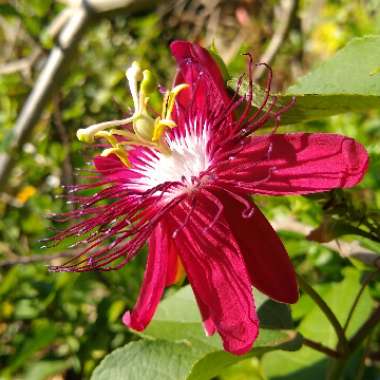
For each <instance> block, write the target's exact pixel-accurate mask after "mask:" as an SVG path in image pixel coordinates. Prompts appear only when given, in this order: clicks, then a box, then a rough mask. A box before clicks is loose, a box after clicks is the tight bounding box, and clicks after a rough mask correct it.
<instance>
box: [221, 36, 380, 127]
mask: <svg viewBox="0 0 380 380" xmlns="http://www.w3.org/2000/svg"><path fill="white" fill-rule="evenodd" d="M379 62H380V36H367V37H363V38H356V39H353V40H352V41H351V42H350V43H348V44H347V45H346V46H345V47H344V48H343V49H341V50H340V51H339V52H338V53H337V54H336V55H335V56H334V57H332V58H330V59H329V60H327V61H325V62H323V63H322V64H321V65H320V66H319V67H317V68H316V69H314V70H312V71H311V72H310V73H309V74H307V75H306V76H304V77H302V78H300V79H299V80H298V81H297V83H296V84H295V85H293V86H291V87H289V89H288V90H287V91H286V93H285V94H276V96H277V98H278V100H277V105H276V108H277V109H280V108H281V107H284V106H285V105H286V104H289V102H290V101H291V100H292V98H295V105H294V106H293V107H292V108H291V109H290V110H289V111H287V112H286V113H284V114H282V116H281V123H282V124H293V123H298V122H301V121H306V120H316V119H320V118H323V117H326V116H332V115H336V114H339V113H345V112H350V111H354V112H360V111H365V110H368V109H373V108H379V107H380V75H378V74H376V70H377V69H378V67H379ZM237 83H238V79H232V80H230V81H229V82H228V86H229V87H231V88H232V89H233V90H236V89H237ZM247 89H248V84H247V82H246V81H244V82H243V83H242V86H241V87H240V90H239V91H238V92H239V94H241V95H244V94H246V93H247ZM254 92H255V97H254V101H253V106H254V107H255V108H257V107H258V106H259V105H260V104H261V101H262V99H263V90H262V89H261V90H258V89H257V87H255V91H254Z"/></svg>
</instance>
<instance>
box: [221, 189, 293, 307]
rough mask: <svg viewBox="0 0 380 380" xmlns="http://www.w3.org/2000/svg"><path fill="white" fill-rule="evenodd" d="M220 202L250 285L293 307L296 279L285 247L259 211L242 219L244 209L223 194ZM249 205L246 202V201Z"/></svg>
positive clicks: (256, 209)
mask: <svg viewBox="0 0 380 380" xmlns="http://www.w3.org/2000/svg"><path fill="white" fill-rule="evenodd" d="M219 198H220V199H221V200H222V202H223V204H224V215H225V217H226V219H227V221H228V224H229V225H230V228H231V230H232V232H233V234H234V236H235V239H236V241H237V242H238V244H239V246H240V250H241V252H242V254H243V257H244V260H245V263H246V265H247V269H248V272H249V275H250V277H251V281H252V284H253V286H254V287H255V288H257V289H259V290H260V291H261V292H263V293H265V294H266V295H268V296H269V297H271V298H273V299H274V300H276V301H279V302H285V303H295V302H297V300H298V297H299V292H298V286H297V281H296V275H295V272H294V269H293V266H292V263H291V261H290V259H289V256H288V254H287V252H286V250H285V247H284V245H283V244H282V242H281V240H280V239H279V237H278V236H277V234H276V232H275V231H274V230H273V228H272V226H271V225H270V224H269V223H268V221H267V220H266V218H265V216H264V215H263V214H262V213H261V211H260V210H259V209H258V208H257V207H256V206H255V205H254V204H252V207H253V214H252V215H251V216H250V217H243V215H244V212H245V211H246V210H245V209H244V206H243V205H242V204H241V203H239V202H238V201H237V200H236V199H234V198H232V197H231V196H229V195H226V194H225V193H221V194H220V195H219ZM246 201H247V202H250V201H249V199H248V198H247V199H246Z"/></svg>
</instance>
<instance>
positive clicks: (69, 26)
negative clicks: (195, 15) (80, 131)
mask: <svg viewBox="0 0 380 380" xmlns="http://www.w3.org/2000/svg"><path fill="white" fill-rule="evenodd" d="M158 2H159V0H113V1H109V0H86V1H85V0H83V1H82V2H81V3H79V4H74V5H72V6H73V7H75V9H74V11H72V12H70V17H69V18H68V19H67V22H66V23H65V24H64V25H60V27H62V30H61V32H60V33H59V35H58V37H57V43H56V45H55V47H54V48H53V49H52V50H51V52H50V55H49V57H48V59H47V61H46V64H45V65H44V67H43V69H42V71H41V73H40V75H39V76H38V78H37V80H36V83H35V86H34V88H33V90H32V92H31V93H30V94H29V96H28V98H27V100H26V102H25V104H24V106H23V108H22V110H21V112H20V114H19V117H18V119H17V121H16V124H15V126H14V128H13V129H12V131H11V135H10V136H9V138H8V139H7V141H9V145H8V146H7V148H6V150H5V152H2V153H1V154H0V189H1V188H3V187H4V185H5V184H6V182H7V179H8V178H9V174H10V171H11V170H12V168H13V166H14V164H15V161H16V159H17V156H18V153H19V151H20V149H21V147H22V145H23V144H24V143H25V142H26V141H27V140H28V138H29V136H30V135H31V133H32V131H33V128H34V126H35V125H36V123H37V121H38V120H39V118H40V117H41V113H42V111H43V110H44V108H45V107H46V105H47V104H48V103H49V102H50V100H51V99H52V96H53V94H54V92H55V90H56V89H57V88H58V87H59V85H60V83H61V81H62V78H63V75H62V73H63V70H64V69H65V68H67V66H68V65H69V63H70V61H71V58H72V57H73V53H74V52H75V51H76V47H77V44H78V42H79V41H80V39H81V37H82V35H83V33H84V31H85V29H86V27H87V26H88V25H89V23H90V22H91V21H92V20H93V19H94V18H96V17H97V16H105V15H107V14H109V13H112V12H116V11H117V12H119V11H121V10H123V11H125V12H127V13H129V14H132V13H134V12H138V11H141V10H144V9H147V8H153V7H155V6H156V5H157V4H158ZM64 12H65V14H67V10H65V11H64Z"/></svg>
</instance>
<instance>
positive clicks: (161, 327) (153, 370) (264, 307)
mask: <svg viewBox="0 0 380 380" xmlns="http://www.w3.org/2000/svg"><path fill="white" fill-rule="evenodd" d="M255 300H256V306H257V309H258V313H259V316H260V321H261V329H260V335H259V337H258V339H257V341H256V342H255V345H254V348H253V349H252V350H251V351H250V352H249V353H248V354H246V355H243V356H236V355H232V354H230V353H228V352H225V351H224V350H223V346H222V342H221V339H220V337H219V336H218V335H217V334H215V335H214V336H212V337H207V336H206V335H205V333H204V331H203V328H202V322H201V318H200V314H199V310H198V307H197V305H196V302H195V299H194V295H193V292H192V290H191V288H190V286H186V287H184V288H182V289H180V290H179V291H178V292H176V293H175V294H174V295H173V296H170V297H168V298H166V299H165V300H164V301H162V302H161V304H160V305H159V307H158V310H157V312H156V315H155V317H154V319H153V321H152V322H151V323H150V325H149V326H148V328H147V329H146V330H145V331H144V332H143V333H142V334H141V335H142V336H144V337H146V338H149V339H153V341H152V340H149V341H148V340H144V341H142V342H138V343H132V344H129V345H127V346H125V347H124V348H122V349H121V350H117V351H115V352H113V353H111V354H110V355H108V356H107V357H106V358H105V360H104V361H103V362H102V363H101V365H100V366H99V368H98V369H97V370H96V371H95V372H94V375H93V378H92V379H93V380H102V379H105V378H106V377H104V376H107V374H108V376H109V377H108V378H112V379H115V380H117V379H119V378H120V379H122V378H123V379H124V378H128V379H131V380H133V379H141V376H142V374H144V379H147V380H149V379H156V378H158V372H160V373H161V377H160V378H168V379H169V378H173V379H176V380H177V379H178V380H180V379H189V380H207V379H210V378H211V377H213V376H216V375H218V373H220V371H222V370H223V369H224V368H226V367H228V366H230V365H232V364H235V363H237V362H239V361H241V360H244V359H247V358H249V357H252V356H257V355H262V354H263V353H265V352H268V351H273V350H278V349H283V350H297V349H299V348H300V346H301V344H302V339H301V337H300V336H299V335H298V334H297V333H296V332H295V331H293V330H291V328H292V320H291V317H290V312H289V308H288V306H286V305H284V304H279V303H277V302H274V301H271V300H269V299H268V298H267V297H266V296H264V295H263V294H261V293H259V292H255ZM139 355H140V359H141V360H140V359H139V358H138V357H137V356H139ZM165 355H169V358H170V357H171V359H168V358H167V357H166V356H165ZM135 356H136V360H135V361H134V359H133V360H132V357H133V358H134V357H135ZM116 357H117V358H118V359H116ZM116 362H118V365H117V370H116V369H113V367H114V366H115V365H116V364H115V363H116ZM179 362H180V364H181V365H180V368H178V367H177V363H179ZM141 363H148V364H149V365H148V364H147V365H145V364H143V365H141ZM114 370H115V371H116V372H109V371H114ZM157 371H158V372H157ZM116 373H117V375H118V376H119V377H113V374H115V376H116ZM162 374H165V376H163V375H162Z"/></svg>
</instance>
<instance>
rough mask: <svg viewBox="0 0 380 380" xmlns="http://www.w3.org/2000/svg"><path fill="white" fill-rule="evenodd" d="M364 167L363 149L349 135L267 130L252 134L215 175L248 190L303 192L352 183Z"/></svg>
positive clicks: (345, 185)
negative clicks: (267, 131) (257, 135)
mask: <svg viewBox="0 0 380 380" xmlns="http://www.w3.org/2000/svg"><path fill="white" fill-rule="evenodd" d="M231 163H233V165H231ZM367 168H368V154H367V152H366V150H365V148H364V147H363V146H362V145H361V144H359V143H358V142H356V141H355V140H353V139H351V138H349V137H345V136H340V135H336V134H329V133H292V134H284V135H281V134H273V135H267V136H261V137H254V138H252V139H251V142H250V144H249V145H248V146H247V147H246V148H245V149H244V150H243V151H241V152H240V153H239V154H238V155H236V156H235V158H234V160H232V161H229V163H226V164H224V165H221V166H220V169H219V170H220V173H219V177H220V178H221V179H222V181H223V180H227V181H228V182H229V181H231V183H233V182H235V183H238V185H237V186H236V189H240V190H244V191H248V192H252V193H259V194H273V195H281V194H307V193H313V192H320V191H326V190H330V189H334V188H342V187H343V188H346V187H352V186H355V185H356V184H357V183H358V182H360V181H361V179H362V178H363V176H364V174H365V173H366V171H367Z"/></svg>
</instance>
